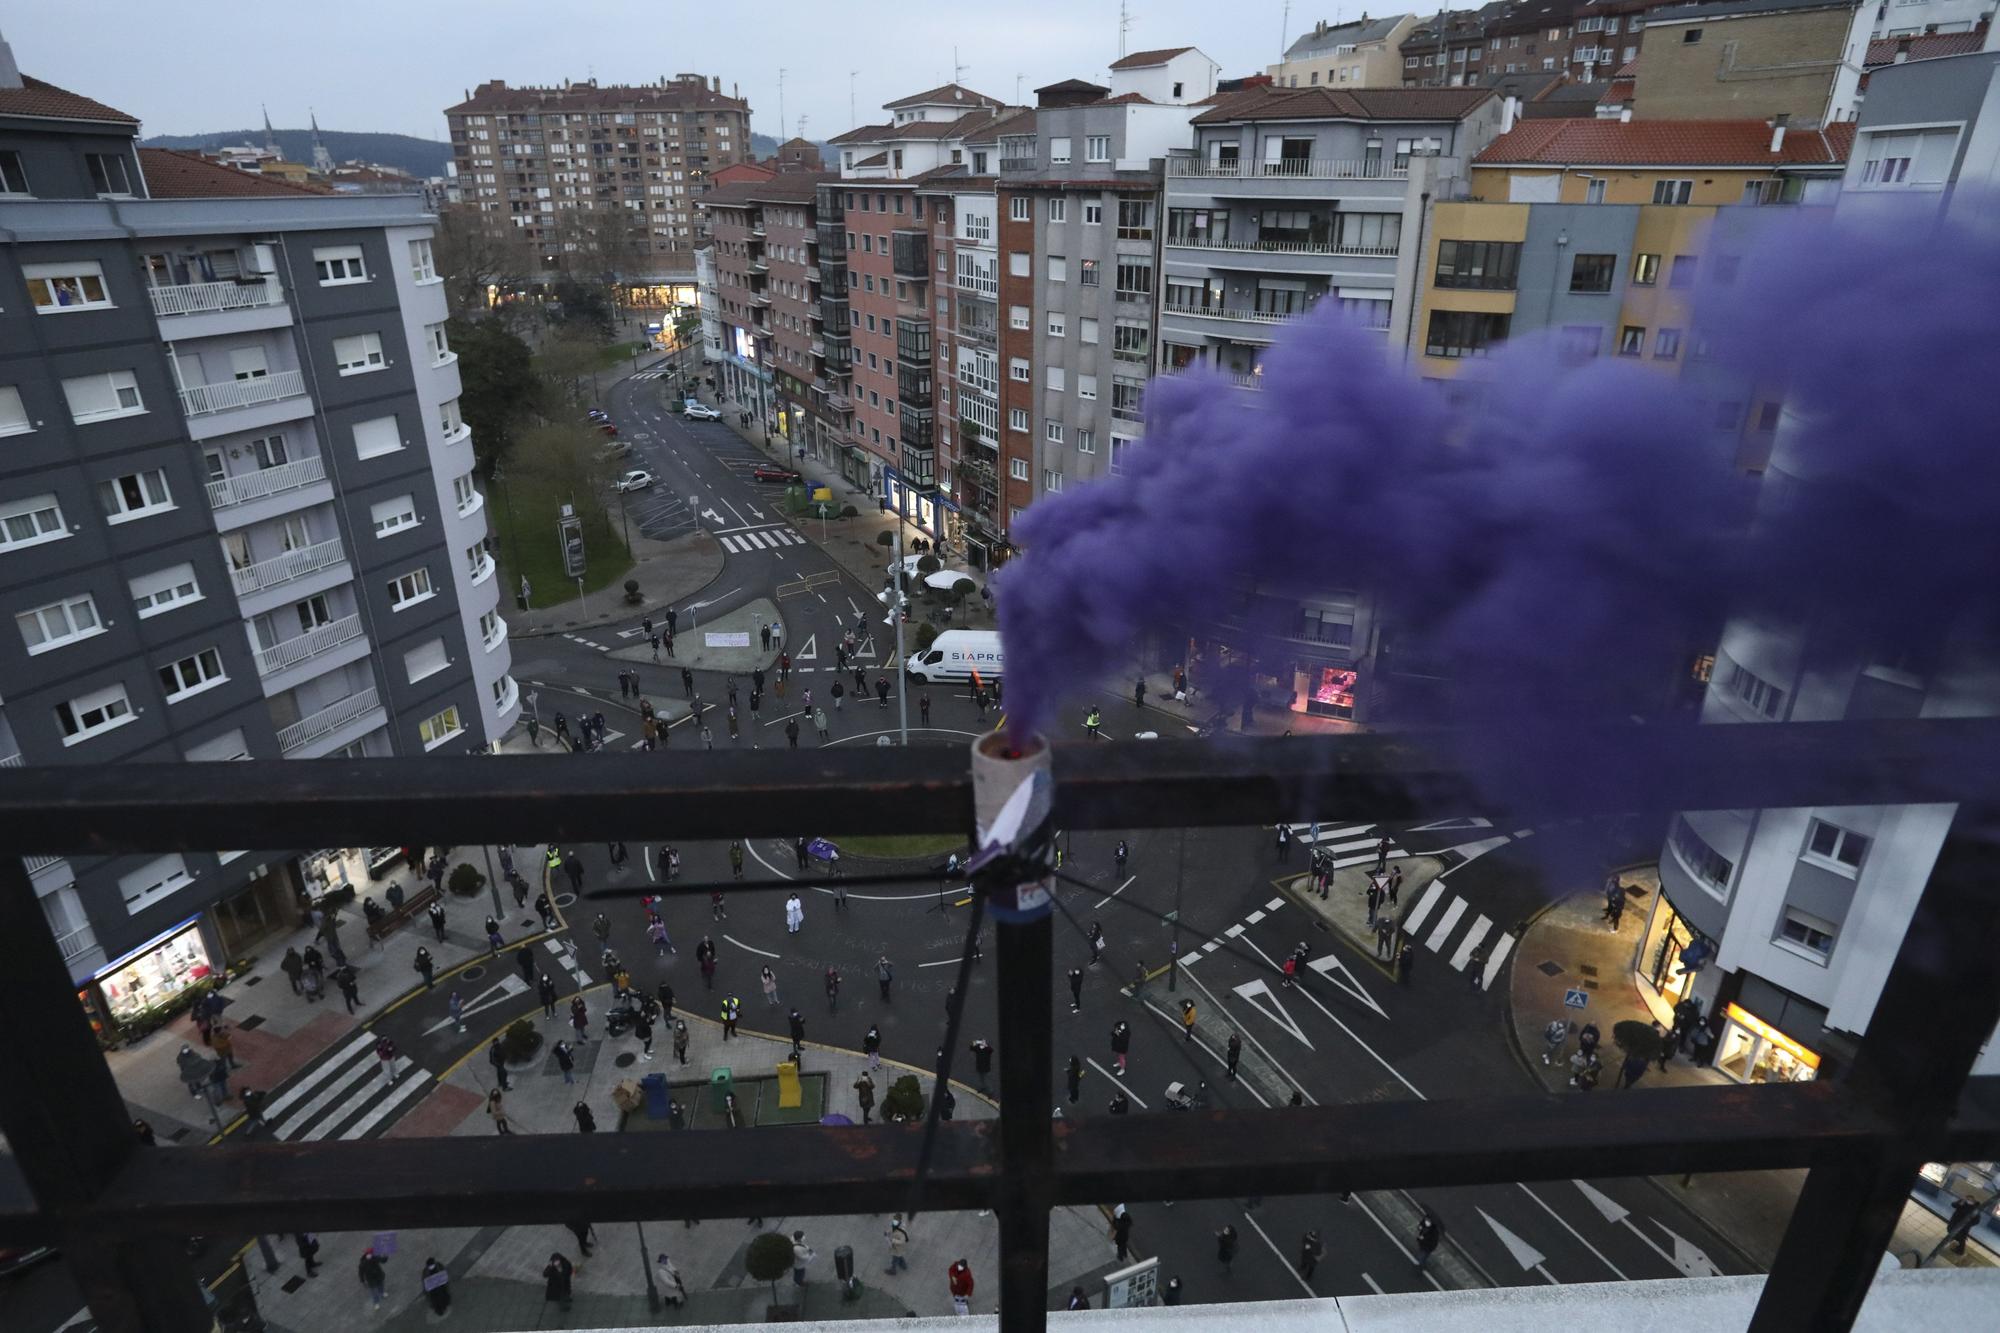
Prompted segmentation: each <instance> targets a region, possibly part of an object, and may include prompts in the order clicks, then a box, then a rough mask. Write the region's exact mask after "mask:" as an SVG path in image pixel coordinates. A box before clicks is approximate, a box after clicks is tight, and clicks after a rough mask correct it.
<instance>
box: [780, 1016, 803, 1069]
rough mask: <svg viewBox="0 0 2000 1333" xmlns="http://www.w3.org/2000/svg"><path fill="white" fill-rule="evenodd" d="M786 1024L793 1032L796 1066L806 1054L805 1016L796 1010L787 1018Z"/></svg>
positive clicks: (793, 1050) (793, 1051)
mask: <svg viewBox="0 0 2000 1333" xmlns="http://www.w3.org/2000/svg"><path fill="white" fill-rule="evenodd" d="M785 1023H786V1026H787V1027H788V1028H789V1029H790V1030H791V1034H792V1062H793V1063H794V1064H796V1063H798V1061H799V1060H800V1058H801V1057H803V1056H804V1054H805V1040H806V1020H805V1016H804V1015H802V1014H801V1013H799V1011H798V1010H796V1009H794V1010H792V1011H791V1013H789V1014H787V1015H786V1016H785Z"/></svg>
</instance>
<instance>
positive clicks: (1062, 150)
mask: <svg viewBox="0 0 2000 1333" xmlns="http://www.w3.org/2000/svg"><path fill="white" fill-rule="evenodd" d="M1068 161H1069V140H1068V138H1066V137H1064V136H1061V135H1058V136H1057V137H1055V138H1052V139H1050V140H1049V165H1051V166H1056V167H1060V166H1063V165H1065V164H1066V163H1068Z"/></svg>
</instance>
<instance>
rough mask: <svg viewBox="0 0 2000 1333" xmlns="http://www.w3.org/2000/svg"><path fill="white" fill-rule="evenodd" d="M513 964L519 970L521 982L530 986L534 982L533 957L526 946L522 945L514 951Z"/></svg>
mask: <svg viewBox="0 0 2000 1333" xmlns="http://www.w3.org/2000/svg"><path fill="white" fill-rule="evenodd" d="M514 964H515V966H517V967H519V968H520V969H521V980H522V981H523V982H526V983H528V984H530V985H532V984H533V983H534V980H535V955H534V954H533V953H532V952H530V951H529V949H528V946H527V944H525V943H523V944H522V945H521V946H520V947H519V948H517V949H515V950H514Z"/></svg>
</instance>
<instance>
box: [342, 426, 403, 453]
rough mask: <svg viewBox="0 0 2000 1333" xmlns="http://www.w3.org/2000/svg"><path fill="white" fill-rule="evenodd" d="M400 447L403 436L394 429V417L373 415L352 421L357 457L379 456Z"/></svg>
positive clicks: (393, 451)
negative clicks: (366, 418) (373, 416)
mask: <svg viewBox="0 0 2000 1333" xmlns="http://www.w3.org/2000/svg"><path fill="white" fill-rule="evenodd" d="M402 447H403V436H402V432H401V431H399V430H397V429H396V418H394V417H375V418H373V419H372V420H369V421H357V422H355V423H354V452H355V454H356V455H357V456H358V457H361V458H380V457H381V456H382V455H383V454H393V453H395V452H396V451H397V450H398V449H401V448H402Z"/></svg>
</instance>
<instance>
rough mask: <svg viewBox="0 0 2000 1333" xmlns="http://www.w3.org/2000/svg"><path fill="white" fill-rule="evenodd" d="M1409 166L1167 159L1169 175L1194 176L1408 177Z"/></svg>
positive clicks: (1315, 160) (1315, 159) (1328, 160)
mask: <svg viewBox="0 0 2000 1333" xmlns="http://www.w3.org/2000/svg"><path fill="white" fill-rule="evenodd" d="M1409 174H1410V169H1409V168H1408V167H1397V166H1384V165H1383V164H1382V163H1381V162H1380V161H1379V160H1375V159H1363V160H1361V161H1353V160H1343V159H1339V158H1324V157H1312V158H1304V157H1292V158H1286V159H1284V160H1283V161H1280V162H1255V161H1250V160H1248V159H1238V160H1236V161H1234V162H1205V161H1200V160H1197V159H1195V158H1189V157H1175V158H1168V159H1167V175H1168V176H1169V177H1179V178H1183V179H1193V180H1263V179H1270V178H1290V179H1293V180H1405V179H1407V178H1408V177H1409Z"/></svg>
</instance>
